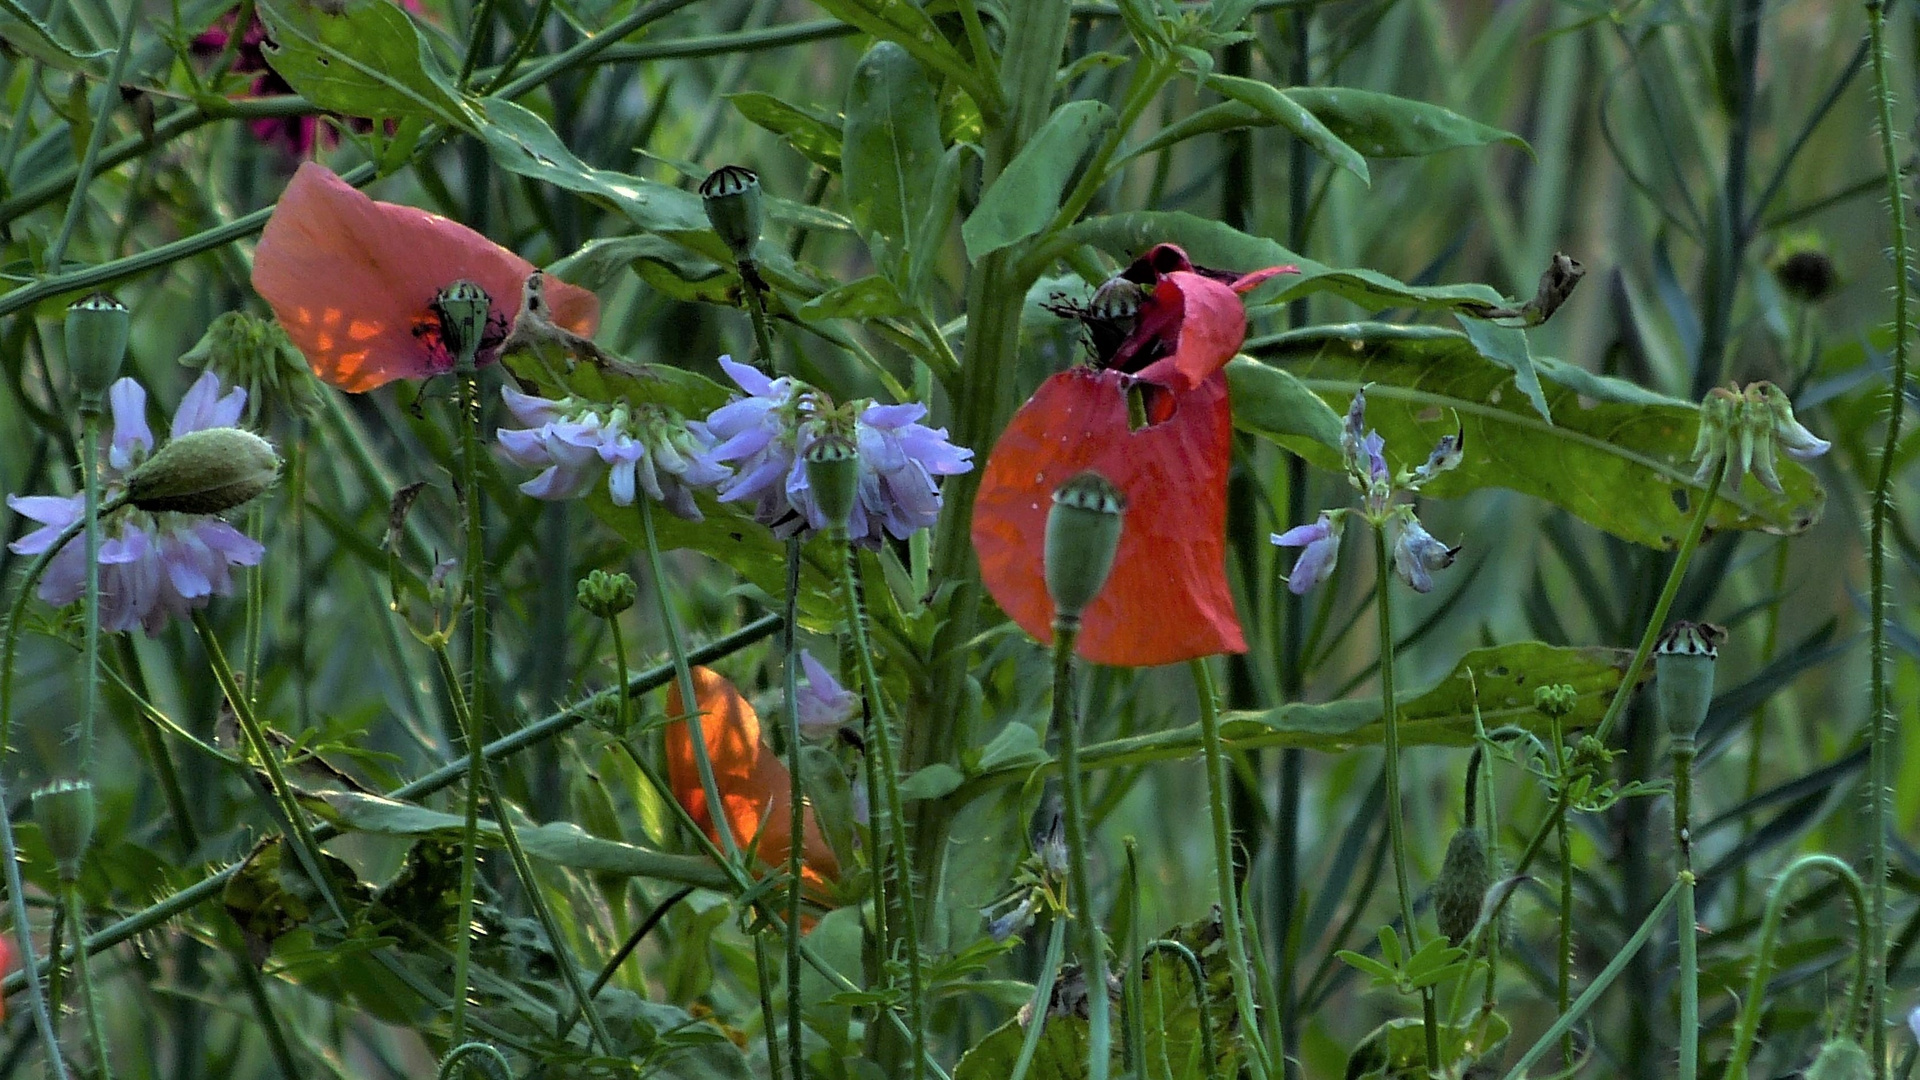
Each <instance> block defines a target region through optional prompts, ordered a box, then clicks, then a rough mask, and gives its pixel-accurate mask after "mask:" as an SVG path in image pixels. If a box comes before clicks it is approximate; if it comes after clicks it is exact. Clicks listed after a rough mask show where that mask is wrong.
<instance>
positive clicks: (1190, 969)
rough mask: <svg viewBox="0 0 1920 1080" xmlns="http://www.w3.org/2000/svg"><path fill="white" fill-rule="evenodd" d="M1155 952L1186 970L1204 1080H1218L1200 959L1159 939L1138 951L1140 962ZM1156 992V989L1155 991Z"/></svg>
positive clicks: (1172, 942) (1217, 1057) (1176, 944)
mask: <svg viewBox="0 0 1920 1080" xmlns="http://www.w3.org/2000/svg"><path fill="white" fill-rule="evenodd" d="M1157 952H1166V953H1172V954H1173V956H1174V959H1176V960H1178V961H1180V963H1181V964H1182V965H1183V966H1184V967H1185V968H1186V969H1187V978H1188V979H1189V980H1191V981H1192V982H1193V1011H1194V1015H1196V1016H1198V1017H1199V1018H1200V1060H1201V1063H1202V1068H1203V1070H1204V1072H1203V1075H1204V1076H1205V1077H1206V1080H1219V1077H1220V1054H1219V1052H1218V1051H1217V1050H1215V1049H1214V1046H1213V1010H1212V1008H1211V1006H1209V1005H1208V1003H1207V973H1206V969H1205V968H1203V967H1201V965H1200V958H1199V957H1197V956H1195V955H1193V950H1192V949H1190V948H1188V947H1187V946H1185V945H1183V944H1181V943H1180V942H1178V941H1175V940H1173V939H1172V938H1159V939H1156V940H1154V941H1149V942H1147V947H1146V948H1144V949H1142V950H1140V962H1141V963H1145V962H1146V959H1147V957H1149V956H1152V955H1153V954H1154V953H1157ZM1155 992H1156V993H1158V992H1159V991H1158V990H1157V989H1156V991H1155Z"/></svg>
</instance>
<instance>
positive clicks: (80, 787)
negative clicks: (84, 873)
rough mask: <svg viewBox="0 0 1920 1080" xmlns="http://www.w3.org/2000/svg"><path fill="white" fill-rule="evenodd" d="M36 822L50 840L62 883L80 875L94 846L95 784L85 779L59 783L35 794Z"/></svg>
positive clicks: (49, 845)
mask: <svg viewBox="0 0 1920 1080" xmlns="http://www.w3.org/2000/svg"><path fill="white" fill-rule="evenodd" d="M33 821H34V824H36V825H38V826H40V832H41V834H42V835H44V836H45V837H46V838H47V847H48V849H50V850H51V851H52V852H53V863H54V868H55V869H56V870H57V871H58V872H59V874H60V880H62V881H72V880H74V879H75V878H77V877H79V876H80V864H81V863H82V862H83V861H85V859H86V857H87V848H89V847H91V846H92V845H93V821H94V809H93V785H92V784H90V783H88V782H87V781H85V780H55V781H54V782H53V783H51V784H48V785H47V786H46V787H43V788H41V789H40V790H39V791H36V792H34V793H33Z"/></svg>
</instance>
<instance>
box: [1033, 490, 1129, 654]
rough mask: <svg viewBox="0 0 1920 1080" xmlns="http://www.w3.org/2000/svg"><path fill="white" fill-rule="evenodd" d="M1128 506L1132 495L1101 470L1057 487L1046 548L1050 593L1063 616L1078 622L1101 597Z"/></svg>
mask: <svg viewBox="0 0 1920 1080" xmlns="http://www.w3.org/2000/svg"><path fill="white" fill-rule="evenodd" d="M1126 509H1127V500H1126V497H1125V496H1123V495H1121V494H1120V491H1119V489H1118V488H1115V487H1114V486H1113V484H1112V483H1111V482H1110V481H1108V480H1107V478H1106V477H1104V476H1101V475H1100V474H1099V473H1097V472H1092V471H1088V472H1083V473H1081V474H1080V475H1078V476H1076V477H1074V478H1073V479H1071V480H1069V481H1067V482H1066V483H1064V484H1062V485H1060V487H1059V488H1058V489H1057V490H1055V491H1054V493H1053V509H1052V510H1050V511H1048V513H1047V536H1046V548H1045V550H1046V575H1047V593H1048V595H1050V596H1051V597H1053V606H1054V610H1055V612H1056V613H1057V616H1058V617H1059V618H1061V619H1071V620H1078V619H1079V617H1080V612H1081V610H1082V609H1084V608H1085V607H1086V606H1087V605H1088V604H1090V603H1092V602H1093V598H1094V597H1096V596H1098V595H1100V589H1101V587H1102V586H1104V585H1106V583H1107V575H1108V574H1109V573H1110V572H1112V570H1113V556H1114V552H1115V551H1117V550H1119V547H1120V526H1121V518H1122V516H1123V515H1124V514H1125V513H1126Z"/></svg>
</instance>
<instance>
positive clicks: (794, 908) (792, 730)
mask: <svg viewBox="0 0 1920 1080" xmlns="http://www.w3.org/2000/svg"><path fill="white" fill-rule="evenodd" d="M799 614H800V538H799V537H798V536H795V537H793V538H792V539H790V540H788V541H787V610H786V616H785V619H786V628H785V630H784V631H783V632H782V633H781V635H780V647H781V652H782V653H783V654H784V656H783V658H782V663H781V672H780V696H781V698H782V699H783V701H782V703H783V704H784V705H785V706H786V710H787V772H788V774H789V780H790V783H791V787H789V789H788V792H787V798H788V806H787V809H788V817H787V827H788V828H789V829H790V830H791V833H790V834H789V837H790V839H789V841H788V845H787V1065H788V1071H789V1072H790V1073H792V1074H793V1080H806V1075H807V1074H806V1053H805V1051H804V1049H803V1046H802V1043H803V1042H804V1040H803V1039H802V1038H801V1031H802V1026H803V1024H802V1019H803V1018H802V1016H801V1005H802V1004H803V1002H802V1001H801V998H800V897H801V894H802V892H803V891H804V886H803V883H802V881H801V877H800V872H801V870H802V869H803V868H804V865H805V861H806V839H807V838H806V803H805V800H804V792H803V791H802V789H801V782H800V647H799V645H798V643H797V642H796V641H795V640H794V639H795V633H794V627H795V625H796V624H797V623H798V621H799ZM772 1052H773V1051H772V1048H771V1047H769V1048H768V1053H770V1054H771V1053H772Z"/></svg>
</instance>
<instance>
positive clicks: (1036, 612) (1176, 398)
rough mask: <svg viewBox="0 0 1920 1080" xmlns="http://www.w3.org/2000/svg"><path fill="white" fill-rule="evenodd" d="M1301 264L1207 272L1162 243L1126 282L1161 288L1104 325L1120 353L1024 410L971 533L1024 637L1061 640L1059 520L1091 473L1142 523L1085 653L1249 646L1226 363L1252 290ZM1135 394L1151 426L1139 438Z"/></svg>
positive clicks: (1104, 597)
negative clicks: (1049, 539) (1049, 552)
mask: <svg viewBox="0 0 1920 1080" xmlns="http://www.w3.org/2000/svg"><path fill="white" fill-rule="evenodd" d="M1291 271H1292V268H1291V267H1276V268H1273V269H1270V270H1262V271H1258V272H1256V273H1252V274H1247V275H1233V274H1226V273H1221V272H1216V271H1208V270H1202V269H1198V268H1195V267H1194V266H1193V265H1192V264H1191V263H1190V262H1188V260H1187V257H1186V253H1185V252H1183V251H1181V250H1180V249H1179V248H1177V247H1174V246H1173V245H1171V244H1162V245H1160V246H1159V247H1156V248H1154V249H1153V250H1152V251H1149V252H1148V253H1147V254H1146V255H1143V256H1141V258H1140V259H1139V260H1137V261H1136V262H1135V263H1134V264H1133V265H1132V266H1130V267H1129V268H1128V269H1127V270H1126V271H1125V273H1124V275H1123V276H1124V277H1125V278H1127V279H1128V280H1131V281H1134V282H1135V283H1136V284H1140V285H1149V284H1150V285H1151V286H1152V290H1151V292H1148V293H1147V294H1146V295H1145V296H1144V297H1143V298H1142V300H1141V302H1140V306H1139V309H1138V311H1137V313H1135V314H1134V315H1132V316H1131V317H1130V318H1131V325H1130V326H1124V333H1120V332H1115V331H1116V328H1115V327H1113V326H1111V325H1108V326H1101V325H1090V326H1089V329H1090V331H1091V333H1090V337H1092V339H1093V340H1094V341H1096V342H1107V343H1110V344H1111V348H1110V349H1109V350H1106V351H1104V355H1100V356H1096V357H1095V364H1094V366H1091V367H1082V368H1075V369H1073V370H1070V371H1063V372H1061V373H1059V374H1057V375H1054V376H1052V377H1051V378H1049V379H1048V380H1047V381H1046V382H1044V383H1042V384H1041V385H1040V389H1039V390H1037V391H1035V392H1034V395H1033V397H1032V398H1030V399H1029V400H1028V401H1027V403H1026V404H1025V405H1023V406H1021V408H1020V411H1019V412H1018V413H1016V414H1014V417H1013V420H1012V422H1011V423H1009V424H1008V425H1007V429H1006V430H1005V431H1004V432H1002V433H1001V435H1000V440H999V442H998V443H996V444H995V446H994V448H993V453H992V455H991V456H990V457H989V458H988V459H987V467H986V471H985V473H984V474H983V475H982V477H981V480H980V492H979V494H978V495H977V496H976V497H975V501H974V508H973V528H972V534H973V546H974V550H975V552H977V553H978V555H979V559H980V576H981V579H982V580H983V581H984V582H985V583H986V586H987V589H988V591H989V592H991V593H992V594H993V598H994V600H995V601H996V602H998V603H999V605H1000V607H1001V610H1003V611H1005V612H1006V613H1007V616H1008V617H1009V618H1011V619H1013V621H1014V622H1015V623H1017V624H1019V626H1020V628H1021V629H1023V630H1025V631H1026V632H1027V633H1029V634H1032V635H1033V636H1034V637H1035V638H1037V639H1038V640H1040V641H1041V642H1043V643H1047V644H1051V643H1052V641H1053V600H1052V598H1051V597H1050V596H1048V595H1047V588H1046V578H1045V558H1046V555H1045V546H1044V540H1045V536H1046V521H1047V514H1048V511H1049V510H1050V509H1051V507H1052V496H1053V491H1054V489H1055V488H1057V487H1059V486H1060V485H1061V484H1062V483H1065V482H1066V481H1067V480H1068V479H1070V478H1072V477H1073V476H1075V475H1076V474H1078V473H1080V472H1082V471H1084V470H1087V469H1092V470H1094V471H1096V472H1099V473H1100V474H1101V475H1102V476H1105V477H1106V478H1107V479H1108V480H1109V481H1111V482H1112V483H1113V484H1114V486H1115V487H1117V488H1119V489H1120V491H1121V493H1122V494H1124V495H1125V496H1126V499H1127V515H1126V523H1125V525H1124V526H1123V528H1122V530H1121V534H1120V547H1119V550H1118V551H1117V552H1116V553H1115V556H1114V563H1113V572H1112V574H1111V575H1110V576H1109V577H1108V579H1107V584H1106V587H1105V588H1104V589H1103V590H1101V593H1100V595H1099V596H1097V597H1095V598H1094V600H1093V602H1092V603H1091V604H1089V605H1088V606H1087V609H1086V610H1085V611H1084V612H1083V613H1082V618H1081V629H1080V640H1079V646H1078V647H1079V651H1080V654H1081V655H1082V656H1084V657H1085V658H1086V659H1088V660H1091V661H1093V662H1094V663H1099V664H1113V665H1118V666H1125V667H1147V666H1152V665H1156V664H1172V663H1178V662H1179V661H1182V660H1191V659H1194V658H1196V657H1201V656H1211V655H1213V654H1215V653H1222V652H1236V653H1237V652H1245V651H1246V649H1247V643H1246V638H1245V636H1244V635H1243V634H1242V632H1241V629H1240V620H1239V617H1238V616H1237V615H1236V614H1235V612H1234V609H1233V594H1232V591H1231V589H1230V588H1229V587H1228V585H1227V579H1226V573H1225V569H1224V562H1225V559H1226V519H1227V469H1228V466H1229V464H1230V459H1231V454H1232V445H1233V412H1232V408H1231V406H1230V405H1229V403H1228V400H1227V378H1226V374H1225V373H1224V371H1222V369H1223V368H1224V367H1225V366H1226V363H1227V361H1228V360H1230V359H1232V358H1233V355H1234V354H1235V353H1236V352H1238V351H1239V349H1240V344H1241V342H1242V341H1244V340H1245V338H1246V331H1247V316H1246V308H1245V306H1244V305H1243V304H1242V303H1241V301H1240V294H1241V293H1243V292H1245V291H1246V290H1248V289H1251V288H1252V287H1253V286H1255V285H1257V284H1259V283H1260V282H1262V281H1265V280H1266V279H1267V278H1269V277H1272V276H1273V275H1274V274H1279V273H1287V272H1291ZM1074 313H1075V314H1077V315H1078V316H1079V317H1081V318H1083V319H1086V320H1087V321H1088V322H1089V323H1090V324H1094V323H1096V321H1097V320H1102V319H1105V318H1106V316H1105V315H1104V314H1098V313H1094V312H1092V311H1078V310H1076V311H1075V312H1074ZM1123 325H1124V324H1123ZM1136 389H1137V390H1140V391H1143V392H1145V393H1143V397H1144V398H1145V401H1144V405H1145V413H1146V419H1147V421H1148V422H1147V423H1146V424H1145V425H1144V426H1142V427H1140V428H1139V429H1138V430H1135V428H1134V423H1133V420H1132V418H1131V416H1130V410H1129V405H1128V395H1129V393H1130V392H1132V391H1134V390H1136Z"/></svg>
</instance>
